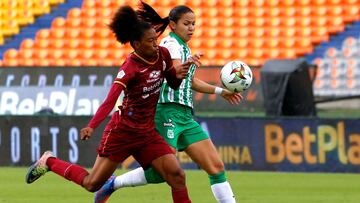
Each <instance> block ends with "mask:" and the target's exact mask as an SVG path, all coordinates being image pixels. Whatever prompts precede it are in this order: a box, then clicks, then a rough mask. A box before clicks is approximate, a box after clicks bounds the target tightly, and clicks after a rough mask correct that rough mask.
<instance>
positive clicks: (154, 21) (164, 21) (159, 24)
mask: <svg viewBox="0 0 360 203" xmlns="http://www.w3.org/2000/svg"><path fill="white" fill-rule="evenodd" d="M136 13H137V14H138V16H139V18H140V19H142V20H144V21H145V22H148V23H150V24H151V25H152V26H153V27H154V29H155V30H156V33H157V34H158V36H160V35H161V34H162V33H163V32H164V31H165V29H166V27H167V26H168V25H169V23H170V20H169V17H166V18H161V17H160V16H159V14H158V13H157V12H156V11H155V10H154V9H153V8H152V7H151V6H150V5H148V4H147V3H145V2H143V1H141V3H140V6H139V9H138V10H137V11H136Z"/></svg>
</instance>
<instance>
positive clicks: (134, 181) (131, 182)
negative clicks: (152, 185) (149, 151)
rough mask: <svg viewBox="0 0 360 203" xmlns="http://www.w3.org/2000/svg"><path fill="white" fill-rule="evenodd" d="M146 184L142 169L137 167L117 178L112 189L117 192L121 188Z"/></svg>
mask: <svg viewBox="0 0 360 203" xmlns="http://www.w3.org/2000/svg"><path fill="white" fill-rule="evenodd" d="M146 184H147V181H146V178H145V173H144V169H143V168H141V167H139V168H136V169H134V170H132V171H129V172H126V173H124V174H122V175H120V176H117V177H116V178H115V181H114V188H115V190H117V189H119V188H122V187H135V186H140V185H146Z"/></svg>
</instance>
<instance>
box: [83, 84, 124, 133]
mask: <svg viewBox="0 0 360 203" xmlns="http://www.w3.org/2000/svg"><path fill="white" fill-rule="evenodd" d="M124 88H125V87H124V86H123V85H122V84H119V83H113V84H112V86H111V89H110V91H109V93H108V95H107V96H106V99H105V100H104V101H103V103H102V104H101V105H100V107H99V109H98V110H97V111H96V113H95V115H94V117H93V118H92V119H91V121H90V122H89V124H88V126H87V127H85V128H83V129H81V131H80V138H81V139H82V140H87V139H89V138H90V137H91V135H92V132H93V129H95V128H96V127H98V126H99V125H100V123H101V122H102V121H103V120H104V119H105V118H106V117H107V116H108V115H109V114H110V112H111V111H112V110H113V108H114V106H115V104H116V101H117V99H118V98H119V96H120V93H121V92H122V90H123V89H124Z"/></svg>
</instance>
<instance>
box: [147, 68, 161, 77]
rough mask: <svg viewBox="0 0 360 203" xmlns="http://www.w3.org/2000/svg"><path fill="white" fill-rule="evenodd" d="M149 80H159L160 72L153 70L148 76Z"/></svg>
mask: <svg viewBox="0 0 360 203" xmlns="http://www.w3.org/2000/svg"><path fill="white" fill-rule="evenodd" d="M149 77H150V78H153V79H155V78H159V77H160V71H159V70H154V71H153V72H151V73H150V75H149Z"/></svg>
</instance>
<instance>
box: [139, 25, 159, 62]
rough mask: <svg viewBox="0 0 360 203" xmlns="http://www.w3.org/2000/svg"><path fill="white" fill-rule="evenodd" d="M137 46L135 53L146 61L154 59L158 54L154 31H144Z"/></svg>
mask: <svg viewBox="0 0 360 203" xmlns="http://www.w3.org/2000/svg"><path fill="white" fill-rule="evenodd" d="M137 45H138V46H137V49H136V50H135V51H136V52H137V53H138V54H140V55H141V56H142V57H144V58H147V59H152V58H156V57H157V55H158V53H159V46H158V43H157V35H156V31H155V29H153V28H151V29H148V30H146V31H145V32H144V34H143V36H142V38H141V40H140V41H139V42H138V43H137Z"/></svg>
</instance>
